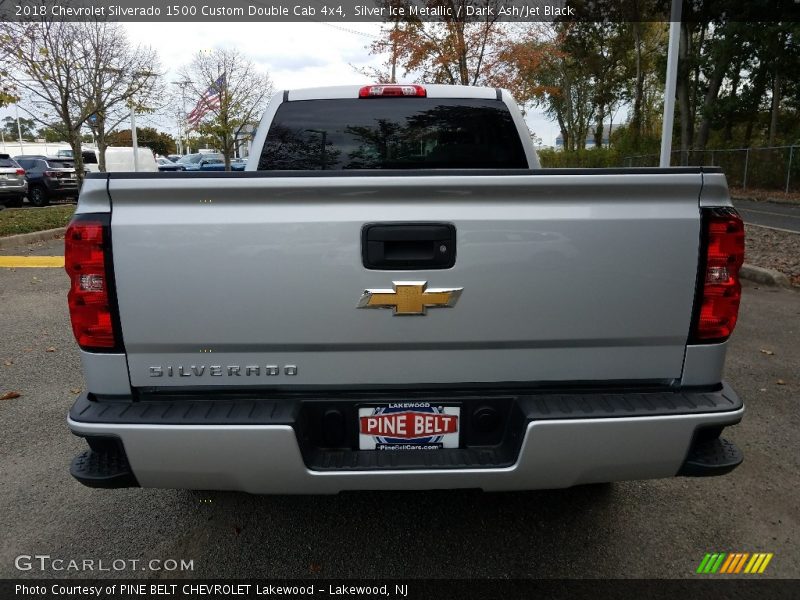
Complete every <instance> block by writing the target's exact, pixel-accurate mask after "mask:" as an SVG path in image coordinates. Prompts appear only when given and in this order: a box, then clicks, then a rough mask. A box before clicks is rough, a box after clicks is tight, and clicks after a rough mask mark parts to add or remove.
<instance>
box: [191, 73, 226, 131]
mask: <svg viewBox="0 0 800 600" xmlns="http://www.w3.org/2000/svg"><path fill="white" fill-rule="evenodd" d="M224 87H225V75H224V74H223V75H221V76H220V77H219V79H217V80H216V81H215V82H214V83H213V84H212V85H211V86H210V87H209V88H208V89H207V90H206V91H205V93H204V94H203V95H202V96H200V100H198V101H197V105H196V106H195V107H194V109H192V112H190V113H189V114H188V115H187V116H186V122H187V123H188V124H189V126H190V127H197V124H198V123H200V120H201V119H202V118H203V117H204V116H206V115H207V114H208V112H209V111H211V110H214V109H216V108H219V106H220V102H221V96H222V89H223V88H224Z"/></svg>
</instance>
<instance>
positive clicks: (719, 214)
mask: <svg viewBox="0 0 800 600" xmlns="http://www.w3.org/2000/svg"><path fill="white" fill-rule="evenodd" d="M701 251H702V255H701V272H700V276H699V278H698V286H697V288H698V289H697V294H698V296H697V298H695V317H694V323H693V325H692V340H693V341H694V342H700V343H710V342H722V341H725V340H726V339H728V337H729V336H730V335H731V333H733V328H734V327H735V326H736V319H737V317H738V315H739V301H740V299H741V297H742V284H741V281H740V280H739V269H740V268H741V266H742V263H743V262H744V224H743V223H742V219H741V217H739V214H738V213H737V212H736V211H735V210H734V209H732V208H710V209H703V244H702V248H701Z"/></svg>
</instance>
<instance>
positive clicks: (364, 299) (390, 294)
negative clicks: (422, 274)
mask: <svg viewBox="0 0 800 600" xmlns="http://www.w3.org/2000/svg"><path fill="white" fill-rule="evenodd" d="M392 284H393V285H394V289H393V290H364V293H363V294H362V295H361V300H359V301H358V308H391V309H394V314H395V315H424V314H426V311H427V309H429V308H447V307H452V306H455V305H456V302H458V298H459V297H460V296H461V292H462V290H463V289H464V288H431V289H425V288H426V286H427V285H428V282H427V281H393V282H392Z"/></svg>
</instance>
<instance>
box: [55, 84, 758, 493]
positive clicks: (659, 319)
mask: <svg viewBox="0 0 800 600" xmlns="http://www.w3.org/2000/svg"><path fill="white" fill-rule="evenodd" d="M743 254H744V232H743V226H742V222H741V220H740V218H739V216H738V215H737V214H736V212H735V211H734V210H733V209H732V208H731V202H730V199H729V197H728V192H727V187H726V182H725V177H724V175H723V174H722V173H721V172H720V171H719V170H718V169H714V168H711V169H709V168H670V169H655V168H653V169H651V168H644V169H588V170H587V169H542V168H540V167H539V163H538V160H537V157H536V153H535V151H534V148H533V146H532V144H531V139H530V135H529V134H528V130H527V127H526V125H525V123H524V121H523V118H522V116H521V114H520V112H519V110H518V109H517V106H516V104H515V102H514V100H513V99H512V98H511V97H510V96H509V94H508V92H506V91H503V90H499V89H490V88H477V87H458V86H438V85H427V86H411V85H374V86H367V87H364V88H359V87H358V86H347V87H334V88H317V89H306V90H295V91H287V92H282V93H280V94H277V95H276V96H275V97H274V98H273V99H272V101H271V103H270V105H269V108H268V110H267V111H266V114H265V115H264V118H263V121H262V122H261V126H260V128H259V130H258V133H257V135H256V138H255V140H254V143H253V149H252V153H251V158H250V160H249V163H248V165H247V170H246V171H245V172H243V173H224V172H209V173H110V174H100V173H98V174H91V175H90V176H89V178H88V179H87V180H86V182H85V185H84V187H83V190H82V192H81V196H80V201H79V204H78V209H77V213H76V216H75V218H74V219H73V221H72V223H71V224H70V226H69V229H68V233H67V238H66V269H67V272H68V273H69V275H70V278H71V289H70V292H69V306H70V312H71V318H72V325H73V329H74V332H75V337H76V339H77V341H78V344H79V346H80V354H81V360H82V364H83V371H84V375H85V378H86V392H85V393H83V394H82V395H81V396H80V397H79V398H78V399H77V401H76V402H75V404H74V406H73V407H72V409H71V411H70V413H69V418H68V424H69V428H70V429H71V431H72V432H73V433H74V434H76V435H78V436H81V437H83V438H85V439H86V442H87V443H88V446H89V449H88V450H87V451H86V452H84V453H82V454H81V455H80V456H78V457H77V458H76V459H75V460H74V461H73V463H72V467H71V473H72V475H73V476H74V477H75V478H76V479H77V480H78V481H80V482H81V483H83V484H86V485H89V486H94V487H107V488H109V487H126V486H142V487H169V488H194V489H226V490H243V491H247V492H253V493H336V492H339V491H341V490H353V489H385V490H388V489H392V490H394V489H430V488H482V489H484V490H516V489H537V488H559V487H567V486H573V485H577V484H589V483H599V482H609V481H616V480H626V479H643V478H656V477H672V476H676V475H684V476H705V475H718V474H722V473H727V472H729V471H731V470H732V469H733V468H735V467H736V466H737V465H738V464H739V463H740V462H741V460H742V455H741V453H740V451H739V450H738V449H737V448H736V446H734V445H733V444H732V443H731V442H729V441H727V440H725V439H723V438H722V437H720V434H721V432H722V431H723V429H724V428H725V427H727V426H729V425H734V424H736V423H738V422H739V421H740V419H741V418H742V414H743V410H744V409H743V405H742V401H741V400H740V399H739V397H738V396H737V395H736V393H735V392H734V391H733V390H732V389H731V388H730V387H729V386H728V385H727V384H725V383H724V382H723V381H722V372H723V364H724V360H725V352H726V346H727V340H728V338H729V336H730V335H731V332H732V331H733V328H734V326H735V323H736V318H737V313H738V308H739V298H740V294H741V286H740V282H739V267H740V266H741V264H742V260H743Z"/></svg>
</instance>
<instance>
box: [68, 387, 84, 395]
mask: <svg viewBox="0 0 800 600" xmlns="http://www.w3.org/2000/svg"><path fill="white" fill-rule="evenodd" d="M69 392H70V394H80V393H81V388H72V389H70V391H69Z"/></svg>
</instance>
